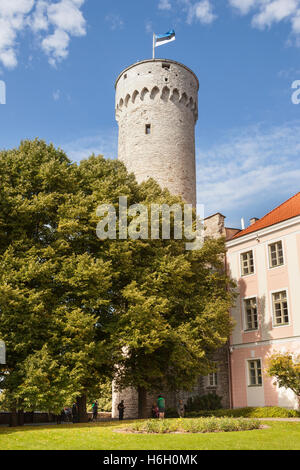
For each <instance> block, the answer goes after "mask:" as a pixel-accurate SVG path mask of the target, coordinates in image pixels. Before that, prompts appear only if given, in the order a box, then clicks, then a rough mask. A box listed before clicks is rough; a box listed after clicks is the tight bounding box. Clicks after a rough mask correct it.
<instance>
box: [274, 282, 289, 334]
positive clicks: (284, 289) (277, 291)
mask: <svg viewBox="0 0 300 470" xmlns="http://www.w3.org/2000/svg"><path fill="white" fill-rule="evenodd" d="M283 291H285V292H286V302H287V308H288V315H289V322H288V323H284V324H283V325H276V324H275V322H274V320H275V316H274V305H273V294H278V293H279V292H283ZM270 305H271V315H272V327H273V328H284V327H285V326H291V310H290V302H289V290H288V288H287V287H282V288H281V289H277V290H273V291H271V292H270Z"/></svg>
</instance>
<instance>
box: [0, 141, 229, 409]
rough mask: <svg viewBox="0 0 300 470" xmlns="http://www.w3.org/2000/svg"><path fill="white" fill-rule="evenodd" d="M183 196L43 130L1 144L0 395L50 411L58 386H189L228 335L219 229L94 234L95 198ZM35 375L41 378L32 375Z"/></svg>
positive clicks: (76, 391)
mask: <svg viewBox="0 0 300 470" xmlns="http://www.w3.org/2000/svg"><path fill="white" fill-rule="evenodd" d="M121 195H122V196H127V198H128V204H138V203H143V204H146V205H150V204H151V203H157V204H162V203H167V204H170V205H172V204H173V203H179V204H182V201H181V199H180V198H178V197H174V196H171V195H170V194H169V192H168V191H166V190H161V188H159V186H158V185H157V184H156V183H155V182H154V181H153V180H149V181H147V182H146V183H142V184H141V185H138V184H137V182H136V180H135V177H134V175H133V174H128V173H127V171H126V169H125V167H124V165H123V164H122V163H121V162H119V161H117V160H109V159H105V158H104V157H102V156H95V155H92V156H91V157H90V158H88V159H86V160H83V161H82V162H80V164H75V163H72V162H71V161H70V160H69V159H68V158H67V156H66V155H65V153H64V152H63V151H62V150H60V149H56V148H55V147H54V146H53V145H47V144H46V143H45V142H44V141H40V140H34V141H24V142H22V143H21V145H20V147H19V148H17V149H12V150H7V151H2V152H0V338H1V339H3V340H4V341H5V343H6V348H7V364H6V366H0V376H1V377H2V381H1V388H2V389H3V390H4V394H3V395H2V402H3V404H2V406H3V407H9V408H10V409H11V410H16V409H28V410H31V409H45V407H46V405H47V407H48V408H47V409H48V410H49V411H53V412H58V410H59V409H60V407H61V406H62V403H63V402H65V401H66V400H67V397H69V402H70V403H71V402H72V401H73V400H74V399H75V397H82V396H86V395H88V396H90V397H98V396H99V390H100V388H101V384H103V383H106V382H107V379H108V378H113V377H114V378H115V380H116V384H117V386H118V387H120V388H124V387H126V386H134V387H136V388H139V389H141V390H151V389H153V388H155V387H157V386H161V384H162V383H164V384H165V386H166V387H167V388H169V389H173V390H177V389H179V388H185V389H187V388H189V387H191V385H192V384H193V382H194V381H195V380H196V378H197V376H198V375H199V374H204V375H206V374H207V373H208V372H210V371H211V370H213V367H214V363H213V361H212V355H213V352H214V351H215V350H216V349H217V348H219V347H220V346H222V345H223V344H224V343H225V342H226V341H227V339H228V336H229V334H230V331H231V327H232V323H231V319H230V315H229V308H230V306H231V305H232V302H233V292H232V284H231V282H230V280H229V279H228V278H227V277H226V275H225V273H224V265H223V258H222V255H223V254H224V250H225V248H224V240H223V239H220V240H207V241H206V242H205V244H204V246H203V247H202V248H201V249H200V250H197V251H186V249H185V243H184V240H172V239H171V240H141V239H137V240H132V239H126V240H119V239H116V240H104V241H103V240H102V241H101V240H99V239H98V238H97V236H96V226H97V223H98V221H99V218H98V217H97V214H96V209H97V207H98V206H99V205H100V204H107V203H110V204H113V205H114V207H115V208H116V210H117V211H118V201H119V196H121ZM39 384H40V386H39Z"/></svg>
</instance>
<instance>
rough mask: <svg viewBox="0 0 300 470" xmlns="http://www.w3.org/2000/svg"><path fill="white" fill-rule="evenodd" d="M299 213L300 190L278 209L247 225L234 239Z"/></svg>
mask: <svg viewBox="0 0 300 470" xmlns="http://www.w3.org/2000/svg"><path fill="white" fill-rule="evenodd" d="M297 215H300V192H299V193H297V194H295V196H293V197H291V198H290V199H288V200H287V201H285V202H284V203H283V204H281V205H280V206H278V207H276V209H273V210H272V211H271V212H269V213H268V214H266V215H265V216H264V217H262V218H261V219H259V220H258V221H257V222H255V223H254V224H253V225H250V227H247V228H246V229H245V230H242V231H241V232H239V233H237V234H236V235H235V236H234V237H233V239H236V238H240V237H243V236H244V235H248V234H249V233H253V232H256V231H257V230H261V229H263V228H266V227H270V226H271V225H275V224H278V223H279V222H283V221H284V220H288V219H292V218H293V217H297Z"/></svg>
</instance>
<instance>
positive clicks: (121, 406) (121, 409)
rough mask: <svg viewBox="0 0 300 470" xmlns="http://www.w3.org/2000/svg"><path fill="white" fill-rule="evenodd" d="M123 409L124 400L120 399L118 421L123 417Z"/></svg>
mask: <svg viewBox="0 0 300 470" xmlns="http://www.w3.org/2000/svg"><path fill="white" fill-rule="evenodd" d="M124 410H125V406H124V400H122V401H121V402H120V403H119V404H118V411H119V420H120V421H122V420H123V418H124Z"/></svg>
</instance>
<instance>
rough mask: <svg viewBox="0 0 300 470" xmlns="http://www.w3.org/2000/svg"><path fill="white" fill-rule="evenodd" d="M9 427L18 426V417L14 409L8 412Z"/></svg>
mask: <svg viewBox="0 0 300 470" xmlns="http://www.w3.org/2000/svg"><path fill="white" fill-rule="evenodd" d="M9 426H10V427H11V428H13V427H16V426H18V415H17V410H16V408H13V409H12V410H11V411H10V419H9Z"/></svg>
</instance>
